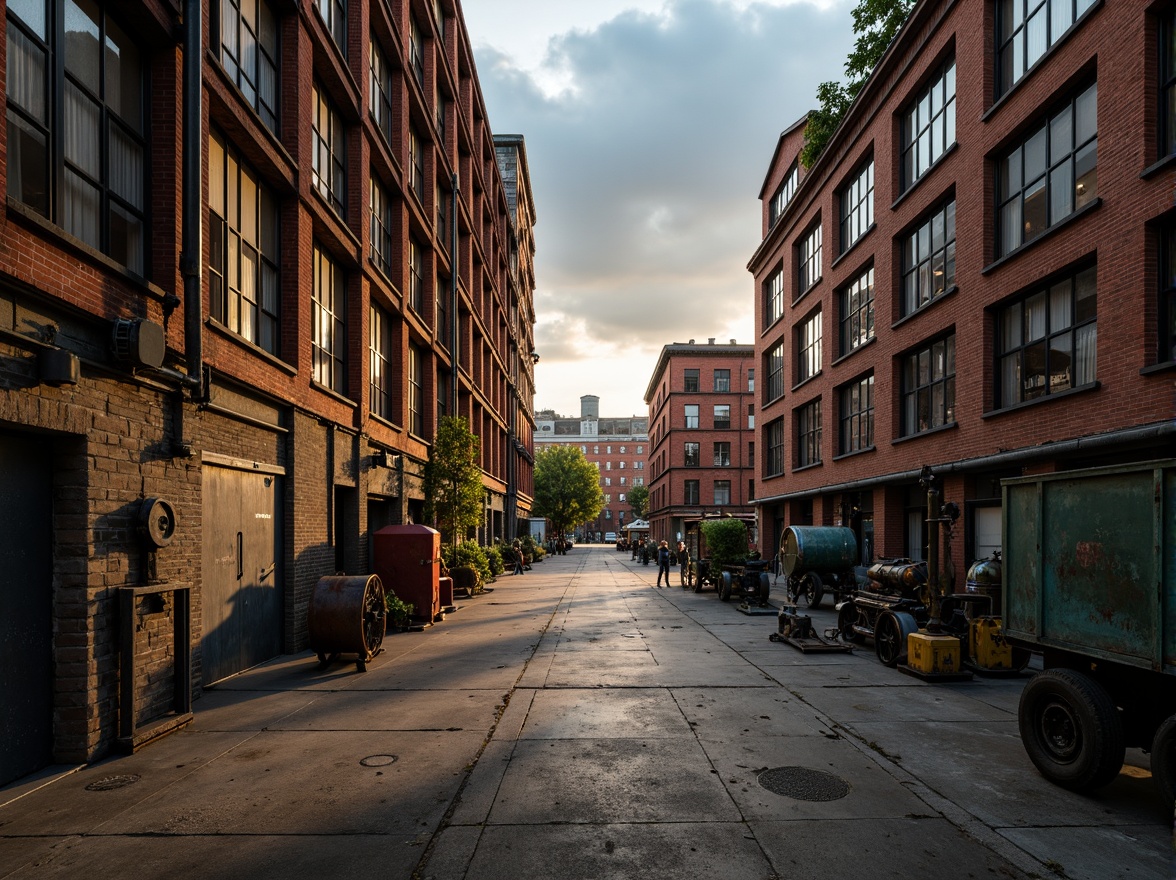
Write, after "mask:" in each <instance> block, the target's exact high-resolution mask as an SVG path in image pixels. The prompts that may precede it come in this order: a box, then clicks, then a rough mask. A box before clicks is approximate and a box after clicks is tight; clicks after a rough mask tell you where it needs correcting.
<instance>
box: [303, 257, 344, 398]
mask: <svg viewBox="0 0 1176 880" xmlns="http://www.w3.org/2000/svg"><path fill="white" fill-rule="evenodd" d="M311 258H312V261H313V267H314V268H313V272H314V277H313V280H312V284H311V313H310V347H311V375H312V378H313V379H314V381H315V382H317V383H318V384H319V385H322V386H323V387H324V388H329V389H331V390H332V391H334V392H336V393H337V394H346V393H347V276H346V273H345V272H344V271H343V267H342V266H340V265H339V264H338V263H337V262H336V261H335V259H334V258H333V257H331V256H330V255H329V254H328V253H327V252H326V251H325V250H323V248H322V246H321V245H319V244H318V243H317V242H316V243H315V244H314V247H313V249H312V257H311ZM324 281H325V282H326V283H325V284H324ZM328 324H329V325H330V338H329V339H325V338H323V330H324V329H325V328H326V327H327V325H328Z"/></svg>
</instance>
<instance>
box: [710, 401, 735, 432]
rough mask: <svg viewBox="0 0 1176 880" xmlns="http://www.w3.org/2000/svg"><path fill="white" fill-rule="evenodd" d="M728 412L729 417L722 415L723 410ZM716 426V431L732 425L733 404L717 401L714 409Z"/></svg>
mask: <svg viewBox="0 0 1176 880" xmlns="http://www.w3.org/2000/svg"><path fill="white" fill-rule="evenodd" d="M724 411H725V412H726V413H727V417H726V418H725V419H724V418H723V417H722V414H723V412H724ZM713 418H714V427H715V430H716V431H723V430H726V429H727V428H730V427H731V404H729V403H716V404H714V411H713Z"/></svg>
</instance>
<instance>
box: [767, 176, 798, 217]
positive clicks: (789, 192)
mask: <svg viewBox="0 0 1176 880" xmlns="http://www.w3.org/2000/svg"><path fill="white" fill-rule="evenodd" d="M799 184H800V161H799V160H794V161H793V163H792V167H790V168H789V169H788V173H787V174H785V175H784V179H783V180H782V181H780V185H779V186H778V187H776V191H775V192H774V193H772V199H771V201H770V202H769V203H768V229H771V228H772V227H774V226H775V225H776V223H777V222H779V220H780V218H781V217H782V216H784V209H785V208H787V207H788V203H789V202H790V201H792V197H793V196H794V195H795V194H796V187H797V186H798V185H799Z"/></svg>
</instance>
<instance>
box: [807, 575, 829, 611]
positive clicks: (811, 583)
mask: <svg viewBox="0 0 1176 880" xmlns="http://www.w3.org/2000/svg"><path fill="white" fill-rule="evenodd" d="M802 583H803V584H804V601H805V602H806V603H808V607H809V608H814V609H815V608H820V607H821V599H822V598H824V596H825V584H824V582H822V581H821V576H820V575H819V574H817V573H816V572H815V571H810V572H809V573H808V574H806V575H805V576H804V580H803V581H802Z"/></svg>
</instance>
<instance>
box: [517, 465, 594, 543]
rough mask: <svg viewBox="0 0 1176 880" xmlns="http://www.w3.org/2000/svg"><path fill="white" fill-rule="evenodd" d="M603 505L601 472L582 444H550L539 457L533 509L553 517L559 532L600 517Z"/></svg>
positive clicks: (536, 467)
mask: <svg viewBox="0 0 1176 880" xmlns="http://www.w3.org/2000/svg"><path fill="white" fill-rule="evenodd" d="M603 508H604V493H603V492H601V491H600V472H599V471H597V469H596V467H595V466H594V465H593V464H592V463H591V462H590V461H588V459H586V458H584V453H582V452H581V451H580V450H579V448H578V447H575V446H550V447H548V448H547V449H544V450H543V451H542V452H540V453H539V454H538V455H536V456H535V503H534V505H533V507H532V511H533V513H534V514H535V515H536V516H542V517H546V518H547V519H549V520H550V521H551V525H552V528H553V529H554V530H555V531H556V533H557V534H561V535H563V534H567V532H568V531H570V530H571V529H572V528H573V527H574V526H576V525H577V524H578V523H582V522H587V521H588V520H592V519H596V517H598V516H600V511H601V510H602V509H603Z"/></svg>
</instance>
